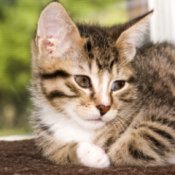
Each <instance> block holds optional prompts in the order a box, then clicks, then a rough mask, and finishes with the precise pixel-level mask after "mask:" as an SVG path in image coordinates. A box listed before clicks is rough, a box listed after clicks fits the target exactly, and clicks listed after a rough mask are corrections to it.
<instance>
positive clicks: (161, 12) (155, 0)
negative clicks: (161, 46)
mask: <svg viewBox="0 0 175 175" xmlns="http://www.w3.org/2000/svg"><path fill="white" fill-rule="evenodd" d="M148 3H149V9H154V15H153V17H152V20H151V39H152V40H153V41H154V42H159V41H160V42H162V41H169V42H173V43H175V0H148Z"/></svg>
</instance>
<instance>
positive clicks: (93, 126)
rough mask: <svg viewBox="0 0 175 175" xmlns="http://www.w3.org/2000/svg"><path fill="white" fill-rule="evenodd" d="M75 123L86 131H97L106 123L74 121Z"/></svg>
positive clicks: (99, 121)
mask: <svg viewBox="0 0 175 175" xmlns="http://www.w3.org/2000/svg"><path fill="white" fill-rule="evenodd" d="M76 122H77V123H78V124H79V125H81V126H82V127H84V128H87V129H94V130H95V129H99V128H101V127H103V126H104V125H105V124H106V123H105V122H104V121H102V120H83V119H76Z"/></svg>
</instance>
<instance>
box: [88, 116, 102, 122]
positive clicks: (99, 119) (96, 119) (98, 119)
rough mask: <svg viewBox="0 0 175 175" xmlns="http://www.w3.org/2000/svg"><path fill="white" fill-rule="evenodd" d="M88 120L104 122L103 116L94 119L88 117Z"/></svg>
mask: <svg viewBox="0 0 175 175" xmlns="http://www.w3.org/2000/svg"><path fill="white" fill-rule="evenodd" d="M87 121H89V122H103V120H102V118H101V117H99V118H94V119H87Z"/></svg>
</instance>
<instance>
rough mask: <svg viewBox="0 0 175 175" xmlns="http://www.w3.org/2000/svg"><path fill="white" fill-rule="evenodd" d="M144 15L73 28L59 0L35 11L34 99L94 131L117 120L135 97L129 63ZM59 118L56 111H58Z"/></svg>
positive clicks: (140, 37) (140, 35)
mask: <svg viewBox="0 0 175 175" xmlns="http://www.w3.org/2000/svg"><path fill="white" fill-rule="evenodd" d="M149 18H150V15H149V13H148V14H147V15H144V16H143V17H142V18H138V19H137V20H135V22H133V24H132V23H128V25H126V27H125V29H122V31H121V28H122V27H120V32H119V31H118V32H116V33H118V36H116V37H114V36H113V35H114V33H115V32H112V30H119V29H118V28H117V27H116V29H115V27H113V28H100V27H93V26H88V25H87V26H83V25H79V26H76V25H75V24H74V22H73V21H72V20H71V18H70V17H69V15H68V14H67V12H66V11H65V9H64V8H63V6H62V5H60V4H59V3H56V2H53V3H51V4H49V5H48V6H47V7H46V8H45V9H44V10H43V11H42V13H41V15H40V18H39V21H38V28H37V32H36V38H35V42H34V46H33V60H32V61H33V78H34V80H33V82H34V83H33V84H34V86H35V87H34V89H35V91H37V92H38V93H39V94H38V98H40V99H42V100H41V103H42V101H43V99H44V101H45V102H46V103H48V104H49V105H50V107H52V108H54V109H55V110H56V111H57V112H58V114H59V113H62V114H64V116H65V117H68V118H72V119H73V120H75V121H76V122H77V123H78V124H79V125H81V126H83V127H86V128H92V129H96V128H99V127H102V126H104V125H105V124H106V123H108V122H110V121H112V120H113V119H115V118H117V114H118V112H119V111H121V110H126V109H127V106H129V105H130V104H131V103H132V102H133V100H134V99H135V98H136V87H135V81H134V80H135V73H134V70H133V69H132V66H131V64H130V62H132V61H133V59H134V57H135V54H136V50H137V48H138V47H140V46H141V45H142V43H143V41H144V34H145V32H146V30H147V25H148V21H149ZM58 117H59V115H58Z"/></svg>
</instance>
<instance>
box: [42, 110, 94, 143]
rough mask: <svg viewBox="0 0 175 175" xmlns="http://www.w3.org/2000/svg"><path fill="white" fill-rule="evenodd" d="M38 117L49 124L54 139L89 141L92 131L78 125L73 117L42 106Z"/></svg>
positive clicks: (91, 137)
mask: <svg viewBox="0 0 175 175" xmlns="http://www.w3.org/2000/svg"><path fill="white" fill-rule="evenodd" d="M40 119H41V121H42V123H43V124H45V125H47V126H49V128H50V130H51V131H52V132H53V133H54V134H53V136H54V137H55V139H58V140H62V141H64V142H66V143H67V142H72V141H74V142H91V141H92V139H93V131H91V130H88V129H85V128H83V127H81V126H80V125H78V124H77V123H76V122H75V121H74V120H73V119H68V118H66V117H65V116H63V114H59V113H57V112H55V111H53V110H51V109H48V108H42V111H40Z"/></svg>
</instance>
